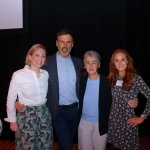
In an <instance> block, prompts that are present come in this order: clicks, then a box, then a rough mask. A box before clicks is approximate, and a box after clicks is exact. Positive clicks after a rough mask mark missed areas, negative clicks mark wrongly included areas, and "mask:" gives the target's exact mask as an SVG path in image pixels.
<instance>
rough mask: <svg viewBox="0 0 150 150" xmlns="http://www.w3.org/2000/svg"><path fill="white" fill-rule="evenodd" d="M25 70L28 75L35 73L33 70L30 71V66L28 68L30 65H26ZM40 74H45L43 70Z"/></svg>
mask: <svg viewBox="0 0 150 150" xmlns="http://www.w3.org/2000/svg"><path fill="white" fill-rule="evenodd" d="M24 70H25V72H26V73H28V74H30V73H32V72H34V71H32V70H30V69H29V66H28V65H25V66H24ZM40 72H41V73H44V71H43V69H40Z"/></svg>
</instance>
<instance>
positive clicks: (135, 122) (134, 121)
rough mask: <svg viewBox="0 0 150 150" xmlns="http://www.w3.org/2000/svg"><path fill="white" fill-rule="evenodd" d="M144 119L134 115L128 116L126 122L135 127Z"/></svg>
mask: <svg viewBox="0 0 150 150" xmlns="http://www.w3.org/2000/svg"><path fill="white" fill-rule="evenodd" d="M144 120H145V119H144V118H143V117H134V118H130V119H129V120H128V121H127V124H128V125H129V126H132V127H135V126H136V125H138V124H141V123H142V122H143V121H144Z"/></svg>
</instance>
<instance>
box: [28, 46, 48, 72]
mask: <svg viewBox="0 0 150 150" xmlns="http://www.w3.org/2000/svg"><path fill="white" fill-rule="evenodd" d="M29 60H30V61H31V66H30V67H31V68H32V69H33V70H36V69H40V68H41V67H42V66H43V65H44V63H45V61H46V52H45V50H44V49H42V48H37V50H35V51H34V53H33V54H32V55H29Z"/></svg>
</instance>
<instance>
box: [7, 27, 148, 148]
mask: <svg viewBox="0 0 150 150" xmlns="http://www.w3.org/2000/svg"><path fill="white" fill-rule="evenodd" d="M73 44H74V41H73V36H72V33H71V32H70V31H69V30H67V29H63V30H61V31H59V32H58V34H57V40H56V46H57V47H58V52H57V53H56V54H54V55H52V56H48V57H47V58H46V49H45V47H43V46H42V45H40V44H35V45H33V46H32V47H31V48H30V50H29V51H28V53H27V56H26V61H25V62H26V65H25V67H24V68H23V69H20V70H18V71H16V72H14V73H13V76H12V79H11V82H10V86H9V91H8V96H7V114H8V118H5V120H6V121H8V122H10V128H11V130H12V131H15V133H16V150H20V149H33V150H34V149H35V150H41V149H47V150H53V149H54V146H53V128H54V130H55V133H56V135H57V138H58V142H59V145H60V150H71V149H72V143H73V140H74V136H75V133H76V131H77V127H78V147H79V150H93V149H94V150H105V149H106V142H108V143H110V144H112V145H113V147H114V148H117V149H122V150H127V149H128V150H138V149H139V136H138V128H137V125H138V124H140V123H142V122H143V121H144V119H146V117H147V116H148V115H149V114H150V88H149V87H148V86H147V85H146V84H145V82H144V81H143V80H142V78H141V77H140V76H139V75H138V74H137V72H136V70H135V69H134V66H133V60H132V58H131V57H130V56H129V54H128V53H127V51H125V50H122V49H118V50H116V51H115V52H114V53H113V55H112V58H111V60H110V74H109V75H108V76H107V78H106V77H105V76H104V75H102V74H101V73H99V71H98V69H99V68H100V65H101V62H100V56H99V54H98V53H97V52H96V51H93V50H90V51H87V52H86V53H85V54H84V58H83V64H82V61H81V59H79V58H77V57H73V56H71V55H70V51H71V49H72V47H73ZM83 67H84V69H83ZM41 68H42V69H41ZM85 70H86V72H85ZM139 91H140V92H142V94H143V95H144V96H145V97H146V98H147V104H146V108H145V110H144V112H143V114H142V115H141V116H140V117H136V116H135V112H134V108H135V107H136V100H135V99H136V97H137V94H138V93H139ZM16 99H18V101H19V102H17V103H16V104H15V102H16ZM129 100H130V101H129ZM16 108H17V109H18V113H17V117H16ZM52 126H53V128H52Z"/></svg>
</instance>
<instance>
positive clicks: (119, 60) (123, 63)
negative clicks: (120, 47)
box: [114, 52, 128, 76]
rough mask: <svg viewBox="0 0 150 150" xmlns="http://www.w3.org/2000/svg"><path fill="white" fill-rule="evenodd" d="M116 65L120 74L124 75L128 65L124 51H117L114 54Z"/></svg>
mask: <svg viewBox="0 0 150 150" xmlns="http://www.w3.org/2000/svg"><path fill="white" fill-rule="evenodd" d="M114 65H115V68H116V69H117V70H118V73H119V75H121V76H124V75H125V71H126V68H127V65H128V60H127V57H126V55H125V54H124V53H121V52H120V53H116V54H115V56H114Z"/></svg>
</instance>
